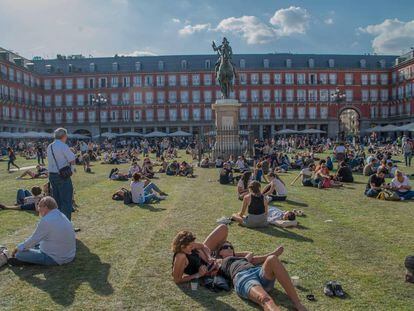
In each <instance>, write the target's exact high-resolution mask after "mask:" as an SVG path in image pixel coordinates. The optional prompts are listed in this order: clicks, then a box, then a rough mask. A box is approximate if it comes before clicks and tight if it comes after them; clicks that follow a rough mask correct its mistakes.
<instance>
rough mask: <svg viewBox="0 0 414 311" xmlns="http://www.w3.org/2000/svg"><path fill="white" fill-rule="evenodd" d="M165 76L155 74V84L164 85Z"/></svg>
mask: <svg viewBox="0 0 414 311" xmlns="http://www.w3.org/2000/svg"><path fill="white" fill-rule="evenodd" d="M164 81H165V78H164V76H161V75H158V76H157V86H164Z"/></svg>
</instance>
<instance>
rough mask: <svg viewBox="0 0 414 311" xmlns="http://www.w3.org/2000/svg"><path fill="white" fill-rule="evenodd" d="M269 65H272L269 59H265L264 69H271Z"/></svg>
mask: <svg viewBox="0 0 414 311" xmlns="http://www.w3.org/2000/svg"><path fill="white" fill-rule="evenodd" d="M269 64H270V62H269V59H267V58H265V59H264V60H263V67H264V68H269Z"/></svg>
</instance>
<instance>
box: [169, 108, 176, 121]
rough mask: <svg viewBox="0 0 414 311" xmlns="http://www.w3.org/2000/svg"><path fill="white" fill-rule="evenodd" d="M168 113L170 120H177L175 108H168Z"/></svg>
mask: <svg viewBox="0 0 414 311" xmlns="http://www.w3.org/2000/svg"><path fill="white" fill-rule="evenodd" d="M168 114H169V118H170V121H177V109H170V110H169V112H168Z"/></svg>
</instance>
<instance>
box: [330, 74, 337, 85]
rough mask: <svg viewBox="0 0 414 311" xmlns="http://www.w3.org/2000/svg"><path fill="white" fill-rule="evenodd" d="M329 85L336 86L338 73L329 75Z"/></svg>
mask: <svg viewBox="0 0 414 311" xmlns="http://www.w3.org/2000/svg"><path fill="white" fill-rule="evenodd" d="M329 84H331V85H335V84H336V73H330V74H329Z"/></svg>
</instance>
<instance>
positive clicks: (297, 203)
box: [285, 199, 309, 207]
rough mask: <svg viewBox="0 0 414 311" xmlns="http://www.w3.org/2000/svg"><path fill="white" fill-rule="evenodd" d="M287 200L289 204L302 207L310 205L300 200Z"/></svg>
mask: <svg viewBox="0 0 414 311" xmlns="http://www.w3.org/2000/svg"><path fill="white" fill-rule="evenodd" d="M285 202H286V203H287V204H290V205H294V206H300V207H308V206H309V205H308V204H306V203H303V202H298V201H293V200H289V199H287V200H286V201H285Z"/></svg>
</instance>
